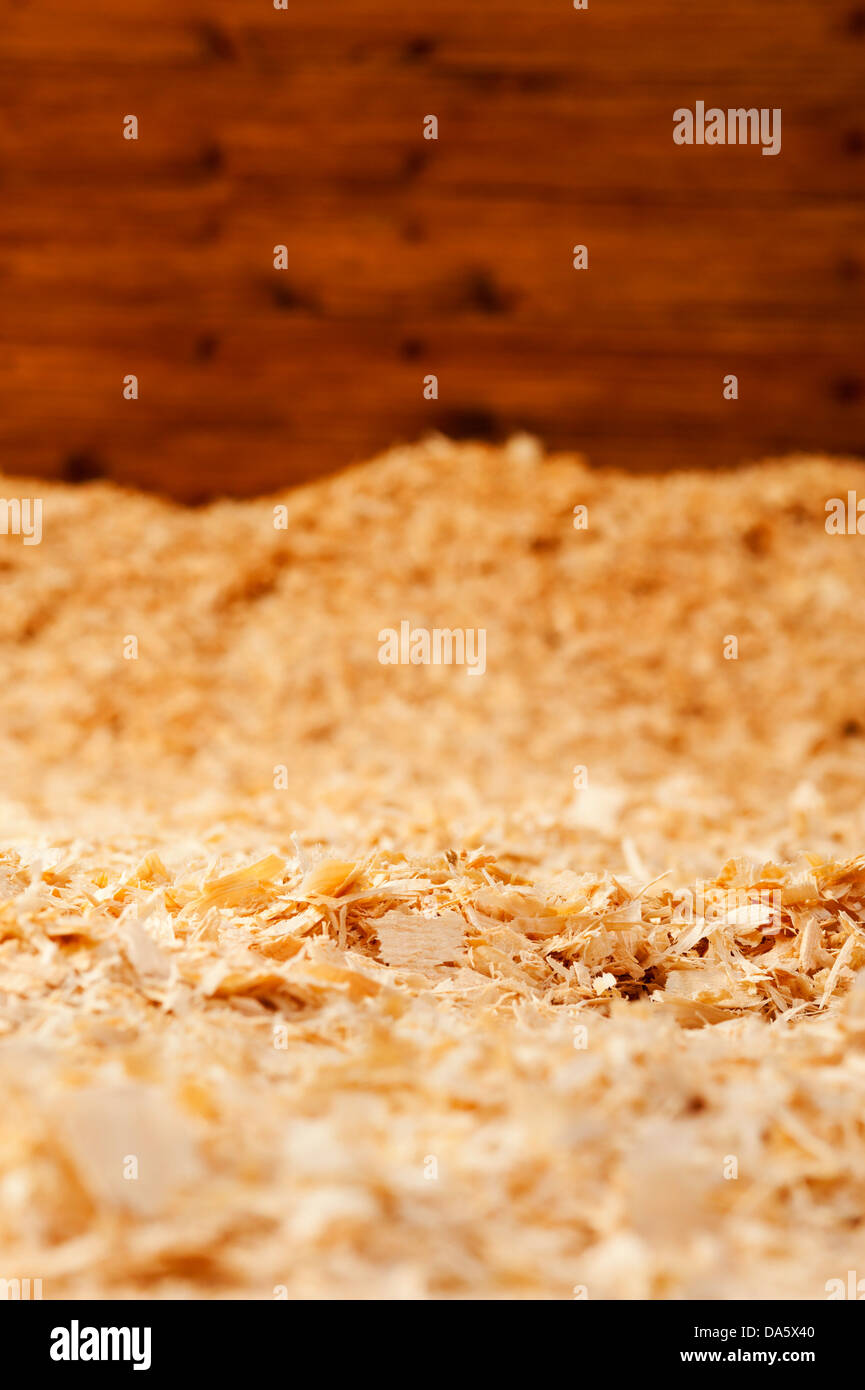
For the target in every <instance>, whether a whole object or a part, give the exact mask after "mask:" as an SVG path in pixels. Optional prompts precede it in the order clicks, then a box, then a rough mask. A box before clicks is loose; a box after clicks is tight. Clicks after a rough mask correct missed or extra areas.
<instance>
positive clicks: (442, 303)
mask: <svg viewBox="0 0 865 1390" xmlns="http://www.w3.org/2000/svg"><path fill="white" fill-rule="evenodd" d="M3 29H4V38H3V44H2V53H0V145H2V168H0V177H2V199H3V201H2V212H0V292H2V295H3V313H2V317H0V459H2V464H3V467H4V468H5V469H6V470H7V471H14V472H22V473H39V474H44V475H46V476H52V477H69V478H72V479H76V478H85V477H89V476H98V475H101V474H106V475H109V476H113V477H116V478H119V479H121V480H124V481H128V482H133V483H136V484H139V485H142V486H147V487H155V488H162V489H165V490H167V491H170V492H173V493H174V494H175V495H177V496H180V497H183V498H186V499H190V500H194V499H198V498H202V497H206V496H209V495H212V494H214V493H219V492H236V493H250V492H257V491H260V490H263V489H269V488H272V487H275V486H277V485H279V484H280V483H283V482H285V481H288V480H292V479H296V478H301V477H308V476H312V475H314V474H316V473H319V472H322V471H326V470H329V469H333V468H337V467H340V466H343V465H344V464H346V463H350V462H352V461H354V460H357V459H360V458H363V457H365V456H368V455H369V454H370V453H372V452H374V451H376V450H378V449H382V448H385V447H387V446H388V445H389V444H390V443H391V442H393V441H394V440H397V439H411V438H414V437H416V436H417V435H418V434H421V433H423V432H425V431H426V430H428V429H431V428H436V429H442V430H445V431H447V432H448V433H453V434H457V435H469V436H479V437H484V438H500V437H503V436H504V435H506V434H507V433H508V432H509V431H511V430H513V429H517V428H529V429H532V430H535V431H537V432H538V433H539V434H541V435H542V436H543V437H544V438H545V439H546V440H547V441H548V442H549V443H550V444H551V445H553V446H554V447H569V448H578V449H582V450H584V451H586V452H587V453H588V455H589V456H590V458H591V459H592V460H594V461H597V462H615V463H617V464H619V465H621V466H626V467H635V468H648V469H656V468H667V467H681V466H695V465H697V466H702V465H708V466H715V465H725V464H732V463H736V462H737V461H739V460H740V459H741V458H743V457H746V456H761V455H765V454H769V453H773V452H778V451H780V450H788V449H811V448H815V449H816V448H819V449H826V450H830V451H835V452H842V453H852V452H858V453H865V368H863V355H862V342H861V324H862V313H863V307H865V250H863V247H865V200H863V182H865V118H863V115H862V111H861V92H862V89H863V79H865V6H863V5H861V4H857V3H855V0H823V3H821V5H820V6H816V5H814V4H812V3H811V0H729V3H726V4H724V3H721V0H719V3H717V4H713V5H710V6H702V5H701V6H695V5H693V3H689V0H653V3H650V4H647V3H645V2H643V3H641V0H592V3H591V4H590V8H589V10H588V11H586V12H585V13H577V12H575V11H574V10H573V9H572V7H571V6H570V5H569V4H568V3H567V0H539V2H538V3H531V0H499V2H498V3H496V4H495V5H486V4H485V5H474V6H466V5H465V4H464V3H463V0H435V3H432V4H430V5H427V6H421V5H405V4H400V3H398V0H365V3H364V4H363V5H360V4H358V3H357V0H320V3H318V4H316V5H315V6H293V7H292V8H291V10H290V11H286V12H281V11H274V10H273V8H272V5H271V4H270V3H269V0H256V3H250V0H244V2H243V3H241V0H210V3H204V0H171V2H170V0H128V3H125V4H124V5H123V6H116V5H115V4H113V3H111V4H109V3H108V2H107V0H74V3H70V0H66V3H60V0H43V3H40V4H38V5H37V4H35V3H17V4H15V3H11V0H5V5H4V16H3ZM698 98H703V99H705V100H707V101H708V102H710V103H713V102H714V103H716V104H718V105H720V106H724V107H726V106H738V105H743V104H744V105H748V106H751V105H756V106H772V107H775V106H780V107H781V108H782V110H783V149H782V153H781V154H780V155H779V156H778V157H777V158H774V159H769V158H763V157H762V156H761V154H760V151H759V150H758V149H755V148H751V147H745V148H737V147H728V148H719V149H708V148H698V147H695V148H677V147H676V146H674V145H673V142H672V112H673V110H674V109H676V107H678V106H681V105H693V103H694V101H696V100H697V99H698ZM428 112H433V113H435V114H436V115H437V116H438V117H439V121H440V139H439V140H438V141H437V142H425V141H424V140H423V139H422V138H421V125H422V120H423V117H424V115H426V114H427V113H428ZM127 113H134V114H136V115H137V116H138V118H139V121H140V139H139V140H138V141H137V142H130V141H124V140H123V139H122V138H121V123H122V118H123V116H124V115H126V114H127ZM281 243H282V244H285V245H286V246H287V247H288V251H289V267H290V268H289V269H288V270H287V271H284V272H279V271H275V270H274V269H273V268H272V250H273V247H274V245H276V244H281ZM576 243H585V244H586V245H588V247H589V255H590V265H589V270H588V271H586V272H576V271H574V270H573V268H572V264H571V248H572V247H573V246H574V245H575V244H576ZM429 372H434V373H436V374H437V375H438V377H439V381H440V399H439V400H438V401H435V402H430V401H425V400H424V399H423V396H422V382H423V377H424V375H425V374H426V373H429ZM127 373H135V374H136V375H138V377H139V379H140V391H141V395H140V399H139V400H137V401H132V402H130V401H124V400H123V399H122V396H121V387H122V380H123V377H124V376H125V375H126V374H127ZM728 373H735V374H736V375H738V377H739V379H740V399H739V400H738V401H737V402H726V401H724V400H723V398H722V381H723V378H724V376H725V375H726V374H728Z"/></svg>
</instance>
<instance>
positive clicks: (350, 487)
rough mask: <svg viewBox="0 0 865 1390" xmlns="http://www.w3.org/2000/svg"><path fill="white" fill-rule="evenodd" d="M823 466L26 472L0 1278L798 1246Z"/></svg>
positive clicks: (817, 1076) (809, 1233)
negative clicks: (330, 474)
mask: <svg viewBox="0 0 865 1390" xmlns="http://www.w3.org/2000/svg"><path fill="white" fill-rule="evenodd" d="M857 486H858V490H859V492H860V493H865V469H863V468H862V467H861V466H859V465H849V464H841V463H830V462H826V461H820V460H810V459H801V460H794V461H791V462H788V463H785V464H783V465H781V464H769V465H763V466H760V467H754V468H750V469H746V470H743V471H741V472H739V473H737V474H733V475H724V476H718V475H714V476H713V475H706V476H703V475H700V474H697V473H694V474H687V475H677V476H674V477H671V478H667V479H665V480H660V479H651V478H640V477H632V476H627V475H624V474H623V475H618V474H611V473H607V472H604V473H600V472H593V471H591V470H590V469H588V468H587V467H586V466H585V465H584V464H583V463H582V462H581V461H580V460H578V459H573V458H558V457H557V458H548V459H547V458H543V457H542V455H541V453H540V451H539V450H538V448H537V447H536V446H535V445H534V444H533V442H532V441H529V440H526V439H518V440H515V441H513V442H512V443H511V444H510V445H509V446H508V447H507V448H505V449H502V450H491V449H483V448H478V447H470V446H465V447H459V448H457V447H454V446H451V445H449V444H447V443H446V442H445V441H442V440H438V439H433V440H430V441H427V442H426V443H425V444H423V445H420V446H417V447H415V448H413V449H402V450H395V451H393V452H392V453H390V454H389V455H387V456H386V457H384V458H383V459H380V460H377V461H375V462H374V463H372V464H369V465H367V466H365V467H363V468H359V469H356V470H353V471H351V472H349V473H346V474H344V475H342V476H340V477H337V478H334V479H331V480H328V481H324V482H318V483H315V484H312V485H310V486H307V487H304V488H302V489H299V490H297V491H295V492H292V493H289V494H286V495H285V496H283V497H278V498H271V499H266V500H261V501H258V502H253V503H220V504H218V505H214V506H211V507H208V508H205V509H202V510H198V511H182V510H180V509H179V508H175V507H173V506H170V505H168V504H166V503H163V502H160V501H158V500H155V499H152V498H145V497H139V496H137V495H133V494H127V493H123V492H121V491H118V490H116V489H113V488H111V487H108V486H103V485H88V486H86V487H83V488H77V489H71V488H61V487H48V486H45V487H42V486H41V485H40V487H39V493H40V495H41V496H43V497H44V506H45V514H44V539H43V542H42V544H41V545H40V546H33V547H25V546H23V545H22V544H21V541H20V539H19V538H17V537H14V536H8V537H2V538H0V543H2V551H0V564H2V568H3V591H2V592H3V603H2V605H0V656H2V661H3V669H4V674H5V680H4V683H3V688H2V694H0V703H2V720H0V729H2V732H0V756H2V765H3V769H4V779H3V800H2V803H0V833H2V840H0V846H2V849H0V1006H2V1007H0V1250H2V1251H3V1256H2V1258H3V1267H2V1268H0V1278H7V1279H13V1278H25V1277H29V1278H41V1279H42V1280H43V1284H44V1291H45V1296H46V1297H51V1296H60V1295H69V1296H83V1297H113V1296H132V1297H135V1296H141V1295H146V1296H148V1297H165V1296H168V1297H177V1296H180V1297H184V1296H191V1297H200V1296H208V1297H232V1296H238V1295H239V1296H248V1297H260V1298H273V1297H275V1296H280V1295H281V1294H283V1293H286V1294H287V1295H288V1296H289V1297H295V1296H322V1297H343V1296H355V1297H424V1296H455V1297H466V1296H470V1297H475V1296H488V1297H497V1296H502V1297H531V1296H548V1297H554V1298H572V1297H574V1296H575V1291H576V1293H577V1295H579V1291H580V1290H582V1289H587V1290H588V1294H589V1297H624V1298H628V1297H654V1298H669V1297H675V1298H689V1297H690V1298H703V1297H712V1298H724V1297H747V1298H759V1297H773V1296H774V1297H795V1298H801V1297H804V1298H820V1297H823V1296H825V1293H824V1290H825V1284H826V1281H827V1280H829V1279H832V1278H839V1277H840V1278H845V1277H846V1271H847V1269H848V1268H855V1266H856V1259H857V1258H858V1256H857V1252H858V1250H859V1249H860V1248H861V1222H862V1211H863V1208H865V1121H863V1119H862V1116H863V1115H865V1106H863V1100H865V987H863V984H865V976H860V975H859V973H858V972H859V971H860V969H861V967H862V965H863V964H865V859H863V858H862V857H860V850H861V849H862V848H863V845H865V834H863V830H865V826H863V816H865V807H863V804H862V798H861V788H862V782H863V772H865V751H863V750H865V716H863V715H862V710H863V707H865V706H863V694H865V689H863V686H865V671H863V667H862V663H861V662H859V661H858V655H857V654H858V652H859V650H860V643H861V617H860V613H859V609H860V595H861V593H862V587H863V577H865V574H863V565H865V562H863V558H862V556H863V552H862V549H861V543H860V541H859V539H858V538H857V537H842V536H829V535H827V534H826V530H825V525H824V522H825V504H826V501H827V499H828V498H831V497H846V494H847V491H848V489H849V488H851V487H857ZM33 493H34V487H33V485H29V486H28V485H22V484H20V483H17V484H13V483H11V481H10V480H5V495H6V496H14V495H22V496H32V495H33ZM578 506H585V507H586V508H587V509H588V527H587V529H585V530H577V529H575V528H574V525H573V518H574V508H575V507H578ZM275 508H276V509H277V516H278V519H279V520H280V522H284V523H285V525H284V529H277V528H276V527H275V526H274V518H275V512H274V509H275ZM280 508H284V511H279V510H278V509H280ZM403 620H407V621H409V622H410V623H411V624H412V625H413V626H424V627H427V628H434V627H445V628H449V629H454V628H460V627H462V628H470V629H477V628H484V629H485V630H486V632H487V669H486V673H485V674H484V675H483V677H479V678H471V677H469V676H468V675H467V672H466V670H465V669H464V668H460V667H456V666H454V667H432V666H430V667H425V666H407V667H392V666H382V665H381V664H380V663H379V661H378V651H379V640H378V634H379V632H380V631H381V630H382V629H384V628H398V627H399V624H400V622H401V621H403ZM129 637H134V638H135V639H136V640H137V644H138V659H137V660H124V656H123V652H124V643H125V642H126V639H127V638H129ZM731 637H735V638H736V639H737V642H738V653H739V654H738V659H737V660H726V659H725V657H724V652H725V646H726V649H727V650H729V639H730V638H731ZM127 649H128V645H127ZM575 768H585V769H586V772H587V776H588V784H587V785H585V786H581V787H580V788H579V790H576V791H575V790H574V785H573V783H574V769H575ZM584 780H585V778H583V777H582V776H579V777H577V781H578V782H582V781H584ZM860 981H862V982H863V984H860Z"/></svg>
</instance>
